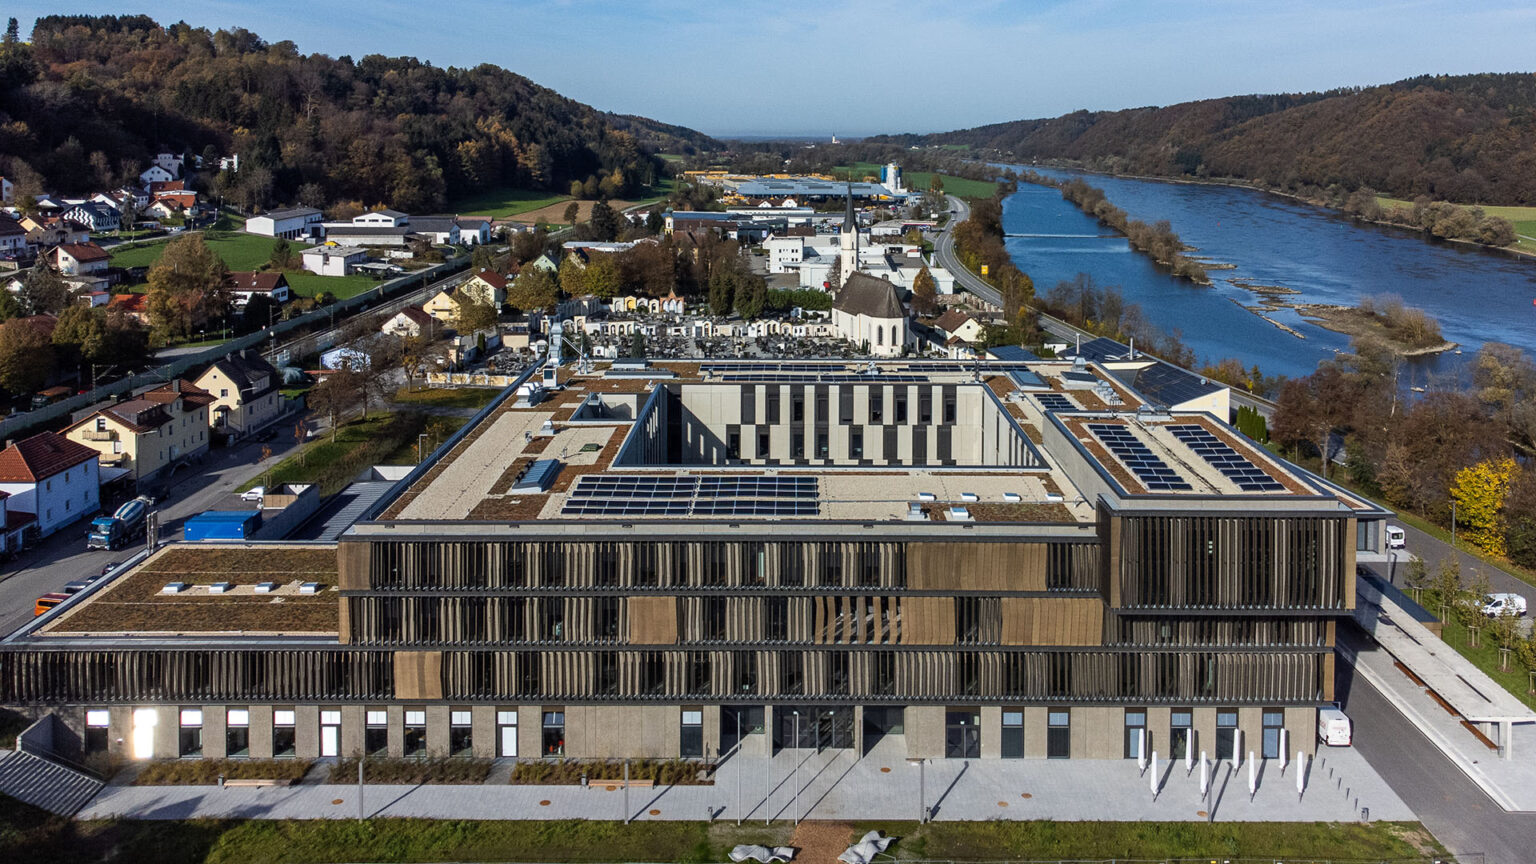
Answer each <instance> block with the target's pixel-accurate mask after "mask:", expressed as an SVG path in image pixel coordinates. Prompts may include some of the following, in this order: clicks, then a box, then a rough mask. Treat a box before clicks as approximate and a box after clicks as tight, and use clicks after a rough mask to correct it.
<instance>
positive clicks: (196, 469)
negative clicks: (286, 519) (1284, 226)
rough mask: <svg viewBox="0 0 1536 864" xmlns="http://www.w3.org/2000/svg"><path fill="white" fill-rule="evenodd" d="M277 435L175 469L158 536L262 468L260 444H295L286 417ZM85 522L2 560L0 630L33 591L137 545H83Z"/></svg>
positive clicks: (284, 447)
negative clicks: (107, 547) (104, 548)
mask: <svg viewBox="0 0 1536 864" xmlns="http://www.w3.org/2000/svg"><path fill="white" fill-rule="evenodd" d="M276 428H277V429H278V435H277V437H275V438H273V440H272V441H270V442H267V443H266V444H262V443H259V442H256V441H245V442H242V443H240V444H237V445H235V446H233V447H229V448H219V449H211V450H209V451H208V455H207V456H206V457H204V459H203V461H202V463H201V464H199V465H194V466H192V468H191V470H188V471H184V472H181V473H178V474H177V475H175V476H174V477H173V478H172V479H171V480H170V482H169V485H168V487H167V493H168V496H167V498H168V500H166V501H164V502H162V503H161V504H160V505H159V507H158V509H159V513H160V538H161V539H162V540H168V539H175V538H177V537H178V536H179V535H180V533H181V525H182V523H183V522H184V521H186V519H187V517H188V516H192V515H195V514H197V513H201V512H202V511H204V510H207V509H208V508H209V507H212V506H214V505H215V504H217V503H219V501H220V499H221V498H223V497H224V496H225V495H226V494H228V493H230V492H232V491H234V490H235V489H236V488H238V487H239V486H240V485H241V484H243V483H245V482H246V481H247V480H250V479H251V478H252V477H255V476H256V475H257V474H259V473H261V472H262V471H263V470H265V468H266V464H262V463H261V462H260V460H261V448H262V447H263V446H266V447H271V448H272V456H271V458H270V463H268V464H271V463H275V462H277V461H279V460H280V459H281V458H282V455H283V454H284V453H286V452H288V451H289V450H291V449H293V448H294V447H295V446H296V445H297V443H298V442H297V441H296V440H295V439H294V438H293V436H292V435H290V434H286V432H287V430H289V429H291V428H292V423H286V422H284V421H278V423H277V426H276ZM87 525H88V523H87V522H77V523H75V524H74V525H70V526H68V527H65V528H64V529H62V530H60V531H58V532H56V533H55V534H53V535H52V536H50V537H47V538H46V539H44V540H43V541H42V542H41V543H39V544H38V545H37V546H34V547H33V548H31V549H29V550H27V551H25V552H23V553H21V554H20V555H18V556H16V557H15V558H14V559H12V560H10V561H8V562H6V564H5V567H4V569H3V571H0V636H3V635H5V634H8V633H10V632H11V631H13V630H15V629H16V628H18V627H20V626H21V625H23V624H25V623H27V622H28V621H30V620H31V619H32V607H33V603H34V601H36V600H37V598H38V596H39V595H42V594H46V593H48V592H50V591H57V590H59V589H60V588H62V587H63V586H64V583H66V582H69V581H70V580H73V579H79V578H80V577H82V576H88V575H93V574H97V573H100V572H101V569H102V568H103V567H104V566H106V565H107V564H108V563H109V562H112V561H122V560H123V559H125V558H127V557H129V556H130V555H132V554H133V552H134V551H135V550H136V549H137V548H141V546H142V544H140V546H135V547H130V548H128V549H119V550H116V551H113V552H107V551H100V550H97V551H86V549H85V530H86V526H87Z"/></svg>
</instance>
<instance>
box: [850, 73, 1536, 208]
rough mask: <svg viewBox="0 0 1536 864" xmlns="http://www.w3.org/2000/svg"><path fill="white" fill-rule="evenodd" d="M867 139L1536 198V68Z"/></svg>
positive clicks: (1299, 181)
mask: <svg viewBox="0 0 1536 864" xmlns="http://www.w3.org/2000/svg"><path fill="white" fill-rule="evenodd" d="M871 140H885V141H889V142H893V143H901V144H908V145H910V144H964V145H970V146H971V147H973V148H985V149H990V150H995V151H999V152H1000V153H1003V154H1011V157H1010V158H1013V159H1016V160H1021V161H1028V160H1030V159H1050V158H1061V159H1075V160H1079V161H1081V162H1084V163H1086V164H1088V165H1090V166H1092V167H1095V168H1099V169H1106V170H1114V171H1124V172H1130V173H1141V174H1159V175H1173V176H1178V175H1197V176H1211V177H1235V178H1243V179H1247V180H1252V181H1256V182H1258V183H1261V184H1263V185H1265V186H1268V187H1271V188H1279V189H1292V190H1295V189H1301V188H1302V187H1306V186H1313V187H1323V188H1326V187H1328V186H1330V185H1334V184H1338V185H1339V186H1342V187H1344V188H1345V189H1346V190H1349V191H1352V190H1354V189H1358V188H1361V187H1369V188H1371V189H1375V190H1376V191H1378V192H1381V193H1383V194H1388V195H1391V196H1393V197H1398V198H1414V197H1416V196H1419V195H1427V196H1430V197H1431V198H1437V199H1445V200H1449V201H1456V202H1464V203H1491V204H1536V75H1531V74H1525V73H1521V74H1513V73H1511V74H1486V75H1461V76H1423V77H1419V78H1410V79H1407V80H1404V81H1399V82H1397V83H1395V84H1385V85H1382V86H1377V87H1368V88H1363V89H1343V90H1331V91H1328V92H1326V93H1304V94H1287V95H1274V96H1232V97H1227V98H1224V99H1208V100H1204V101H1200V102H1184V103H1180V104H1177V105H1170V106H1167V107H1164V108H1132V109H1128V110H1124V111H1107V112H1090V111H1078V112H1076V113H1073V114H1067V115H1065V116H1062V117H1056V118H1054V119H1048V120H1019V121H1015V122H1012V123H997V124H993V125H990V126H980V127H977V128H975V129H965V130H961V131H958V132H945V133H939V134H934V135H899V136H884V137H883V138H879V139H871Z"/></svg>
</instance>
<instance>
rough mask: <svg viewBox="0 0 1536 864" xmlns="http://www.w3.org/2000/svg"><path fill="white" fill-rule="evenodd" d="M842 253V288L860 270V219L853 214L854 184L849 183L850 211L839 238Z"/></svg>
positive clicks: (840, 255) (840, 254)
mask: <svg viewBox="0 0 1536 864" xmlns="http://www.w3.org/2000/svg"><path fill="white" fill-rule="evenodd" d="M838 242H839V244H840V245H841V247H842V248H841V251H840V252H839V255H838V284H837V285H836V286H834V287H837V288H841V287H843V283H845V282H847V281H848V277H849V276H852V275H853V274H854V273H855V272H857V271H858V269H859V217H858V214H856V213H854V212H853V182H852V181H849V183H848V209H847V211H846V212H845V213H844V214H843V231H842V234H841V235H839V237H838Z"/></svg>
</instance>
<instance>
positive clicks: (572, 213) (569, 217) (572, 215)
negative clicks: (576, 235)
mask: <svg viewBox="0 0 1536 864" xmlns="http://www.w3.org/2000/svg"><path fill="white" fill-rule="evenodd" d="M580 214H581V205H580V204H577V203H576V202H575V201H572V202H571V203H569V204H567V205H565V213H564V214H563V218H564V220H565V224H567V225H575V224H576V218H577V217H578V216H579V215H580Z"/></svg>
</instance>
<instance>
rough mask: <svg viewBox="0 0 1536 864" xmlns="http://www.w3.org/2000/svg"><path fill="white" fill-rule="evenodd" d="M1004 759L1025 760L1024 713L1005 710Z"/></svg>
mask: <svg viewBox="0 0 1536 864" xmlns="http://www.w3.org/2000/svg"><path fill="white" fill-rule="evenodd" d="M1003 758H1004V759H1023V758H1024V712H1023V711H1009V710H1008V709H1006V708H1004V709H1003Z"/></svg>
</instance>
